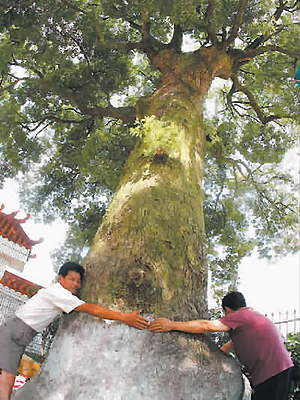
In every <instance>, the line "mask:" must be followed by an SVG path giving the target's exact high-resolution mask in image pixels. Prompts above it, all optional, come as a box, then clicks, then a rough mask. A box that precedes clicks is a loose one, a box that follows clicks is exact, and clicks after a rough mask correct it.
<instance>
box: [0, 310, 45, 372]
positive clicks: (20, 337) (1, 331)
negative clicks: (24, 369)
mask: <svg viewBox="0 0 300 400" xmlns="http://www.w3.org/2000/svg"><path fill="white" fill-rule="evenodd" d="M36 334H37V332H36V331H35V330H34V329H32V328H31V327H30V326H28V325H27V324H25V322H23V321H22V320H21V319H20V318H18V317H16V316H15V317H11V318H9V319H7V320H6V321H5V323H4V325H2V326H0V369H1V370H2V369H3V370H5V371H7V372H10V373H11V374H14V375H17V373H18V371H17V369H18V366H19V364H20V361H21V358H22V355H23V353H24V351H25V348H26V346H27V345H28V344H29V343H30V342H31V341H32V339H33V338H34V337H35V335H36Z"/></svg>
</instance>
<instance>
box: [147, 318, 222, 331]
mask: <svg viewBox="0 0 300 400" xmlns="http://www.w3.org/2000/svg"><path fill="white" fill-rule="evenodd" d="M229 329H230V328H229V327H228V326H226V325H224V324H222V322H220V321H219V320H215V321H207V320H204V319H199V320H194V321H187V322H183V321H170V320H169V319H167V318H157V319H156V320H154V321H153V322H151V324H150V330H151V331H152V332H168V331H182V332H190V333H205V332H226V331H229Z"/></svg>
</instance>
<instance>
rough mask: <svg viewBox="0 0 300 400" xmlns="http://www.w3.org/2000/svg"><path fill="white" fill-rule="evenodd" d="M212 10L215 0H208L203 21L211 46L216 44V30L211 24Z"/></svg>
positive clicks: (213, 9)
mask: <svg viewBox="0 0 300 400" xmlns="http://www.w3.org/2000/svg"><path fill="white" fill-rule="evenodd" d="M214 11H215V0H209V1H208V6H207V9H206V12H205V14H204V21H205V23H206V26H207V33H208V38H209V40H210V41H211V44H212V45H213V46H215V45H217V44H218V38H217V34H216V30H215V27H214V26H213V24H212V20H213V14H214Z"/></svg>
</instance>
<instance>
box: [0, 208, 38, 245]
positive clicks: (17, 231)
mask: <svg viewBox="0 0 300 400" xmlns="http://www.w3.org/2000/svg"><path fill="white" fill-rule="evenodd" d="M4 208H5V205H4V204H2V205H1V207H0V235H1V236H2V237H4V238H7V239H8V240H9V241H11V242H14V243H17V244H19V245H20V246H24V247H25V248H27V249H28V250H31V249H32V246H34V245H36V244H39V243H41V242H42V241H43V240H44V239H43V238H39V239H38V240H32V239H30V238H29V237H28V235H27V234H26V232H25V231H24V229H23V228H22V226H21V224H23V223H24V222H26V221H27V220H28V219H29V218H30V217H31V215H30V214H28V213H27V214H26V217H25V218H15V216H16V215H17V214H18V213H19V210H18V211H14V212H12V213H10V214H6V213H4V212H3V210H4Z"/></svg>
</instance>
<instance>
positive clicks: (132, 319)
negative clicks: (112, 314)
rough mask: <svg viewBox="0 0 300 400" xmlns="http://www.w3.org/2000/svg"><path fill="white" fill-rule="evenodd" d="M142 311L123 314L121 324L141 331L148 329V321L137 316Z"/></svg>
mask: <svg viewBox="0 0 300 400" xmlns="http://www.w3.org/2000/svg"><path fill="white" fill-rule="evenodd" d="M141 311H142V310H136V311H132V312H130V313H124V314H123V322H124V323H125V324H126V325H129V326H133V327H134V328H137V329H140V330H143V329H148V328H149V321H148V320H147V318H144V317H142V316H141V315H139V314H140V313H141Z"/></svg>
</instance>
